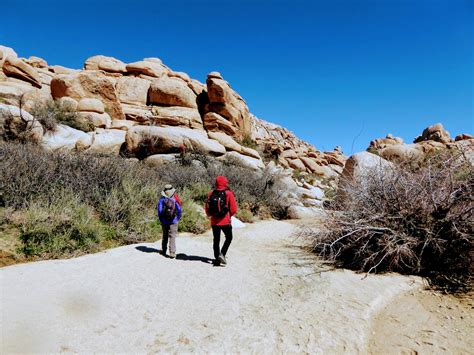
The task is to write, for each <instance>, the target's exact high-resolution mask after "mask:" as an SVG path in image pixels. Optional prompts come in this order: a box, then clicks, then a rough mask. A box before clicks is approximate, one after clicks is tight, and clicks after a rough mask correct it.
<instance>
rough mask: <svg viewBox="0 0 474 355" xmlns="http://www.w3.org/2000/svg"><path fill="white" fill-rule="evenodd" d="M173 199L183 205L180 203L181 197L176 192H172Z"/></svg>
mask: <svg viewBox="0 0 474 355" xmlns="http://www.w3.org/2000/svg"><path fill="white" fill-rule="evenodd" d="M174 199H175V200H176V202H178V203H179V205H180V206H183V204H182V203H181V199H180V198H179V196H178V194H176V193H175V194H174Z"/></svg>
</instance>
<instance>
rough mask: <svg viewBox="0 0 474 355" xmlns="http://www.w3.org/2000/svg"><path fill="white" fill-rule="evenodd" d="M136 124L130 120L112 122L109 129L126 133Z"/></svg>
mask: <svg viewBox="0 0 474 355" xmlns="http://www.w3.org/2000/svg"><path fill="white" fill-rule="evenodd" d="M136 124H137V122H134V121H130V120H112V123H111V125H110V128H111V129H120V130H122V131H128V130H129V129H130V128H131V127H133V126H135V125H136Z"/></svg>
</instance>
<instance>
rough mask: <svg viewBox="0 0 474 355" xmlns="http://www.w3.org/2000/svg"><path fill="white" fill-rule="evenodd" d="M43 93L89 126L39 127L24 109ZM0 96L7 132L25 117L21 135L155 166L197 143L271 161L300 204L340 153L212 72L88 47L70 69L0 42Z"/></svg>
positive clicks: (261, 164)
mask: <svg viewBox="0 0 474 355" xmlns="http://www.w3.org/2000/svg"><path fill="white" fill-rule="evenodd" d="M52 100H54V101H55V102H57V103H61V105H63V106H67V107H68V108H70V109H71V110H73V111H76V112H77V113H78V117H79V119H80V120H81V121H82V122H83V123H86V125H85V126H86V127H90V129H88V130H85V131H86V132H84V130H82V131H81V130H77V129H74V128H71V127H69V126H67V125H64V124H60V125H58V126H56V127H54V129H47V127H44V125H42V124H41V123H40V122H38V121H37V120H36V119H35V117H34V116H33V115H31V114H30V113H33V112H34V108H35V106H37V105H38V104H39V103H47V102H51V101H52ZM0 105H1V106H0V109H2V110H3V111H4V112H5V111H8V112H9V114H10V116H11V119H10V120H6V121H5V118H3V120H4V121H5V122H2V126H3V129H5V130H7V131H8V132H9V134H10V136H11V135H12V134H13V136H14V135H15V134H16V133H18V131H19V127H20V126H21V124H22V122H23V123H24V122H28V124H27V126H28V128H29V131H28V139H29V140H31V141H34V142H36V143H38V144H40V145H41V146H43V147H44V148H45V149H48V150H58V149H67V150H71V151H85V152H90V153H100V154H114V155H118V154H121V155H123V156H126V157H128V158H134V159H137V158H138V159H139V160H144V161H145V162H146V163H150V164H153V165H158V166H160V165H163V164H166V163H167V162H169V161H172V160H173V159H175V157H176V154H179V153H180V152H182V151H183V150H185V151H199V152H202V153H205V154H209V155H213V156H216V157H218V159H220V160H223V161H230V162H231V163H233V164H237V165H242V166H245V167H248V168H251V169H254V170H259V169H265V167H266V166H267V167H270V168H272V169H277V170H278V171H280V172H281V173H283V174H286V175H287V176H288V177H292V179H287V180H286V181H287V182H288V184H289V185H291V186H290V187H291V188H292V189H291V191H294V197H297V198H299V200H300V201H301V199H302V198H303V197H304V202H303V203H301V202H300V203H299V207H301V208H303V207H315V206H318V205H320V204H321V200H322V199H323V197H324V193H323V190H324V189H326V188H328V187H330V186H332V187H334V186H335V184H336V181H337V178H338V176H339V174H340V173H341V172H342V169H343V166H344V162H345V160H346V157H345V156H344V155H343V154H342V152H341V151H340V149H339V148H336V149H335V150H334V151H331V152H320V151H318V150H317V149H316V148H315V147H314V146H312V145H311V144H308V143H306V142H304V141H302V140H300V139H298V138H297V137H296V136H295V135H294V134H293V133H291V132H289V131H288V130H287V129H285V128H283V127H280V126H277V125H274V124H272V123H269V122H266V121H264V120H261V119H258V118H256V117H255V116H254V115H252V114H251V113H250V111H249V108H248V106H247V104H246V103H245V101H244V99H243V98H242V97H241V96H240V95H239V94H238V93H237V92H235V91H234V90H233V89H232V87H231V86H230V84H229V83H228V82H227V81H225V80H224V78H223V76H222V75H221V74H220V73H218V72H211V73H209V74H208V76H207V78H206V82H205V83H202V82H200V81H198V80H196V79H192V78H190V77H189V76H188V75H187V74H186V73H183V72H177V71H174V70H172V69H170V68H169V67H167V66H166V65H165V64H163V63H162V61H161V60H160V59H158V58H145V59H143V60H141V61H138V62H133V63H124V62H122V61H120V60H118V59H115V58H112V57H106V56H102V55H97V56H93V57H91V58H88V59H87V60H86V61H85V62H84V68H83V69H81V70H77V69H69V68H65V67H63V66H59V65H48V63H47V62H46V61H45V60H44V59H42V58H38V57H35V56H31V57H29V58H28V59H26V58H20V57H18V55H17V53H16V52H15V51H14V50H13V49H12V48H8V47H4V46H0ZM20 108H21V110H20ZM3 116H5V115H3ZM302 179H303V180H302ZM301 211H302V209H300V212H301Z"/></svg>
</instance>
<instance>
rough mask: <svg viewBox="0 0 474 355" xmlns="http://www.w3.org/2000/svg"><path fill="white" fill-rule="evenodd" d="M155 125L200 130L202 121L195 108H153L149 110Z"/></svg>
mask: <svg viewBox="0 0 474 355" xmlns="http://www.w3.org/2000/svg"><path fill="white" fill-rule="evenodd" d="M151 112H152V114H153V117H152V120H153V122H154V123H155V124H161V125H168V126H186V127H189V128H197V129H202V128H203V126H202V120H201V116H200V115H199V111H198V110H197V109H195V108H189V107H181V106H167V107H166V106H165V107H161V106H154V107H153V108H152V110H151Z"/></svg>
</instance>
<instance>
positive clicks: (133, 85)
mask: <svg viewBox="0 0 474 355" xmlns="http://www.w3.org/2000/svg"><path fill="white" fill-rule="evenodd" d="M149 88H150V81H149V80H145V79H141V78H137V77H133V76H124V77H121V78H118V79H117V86H116V89H117V93H118V97H119V100H120V102H121V103H126V104H129V105H138V106H140V105H142V106H145V105H146V103H147V98H148V89H149Z"/></svg>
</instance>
